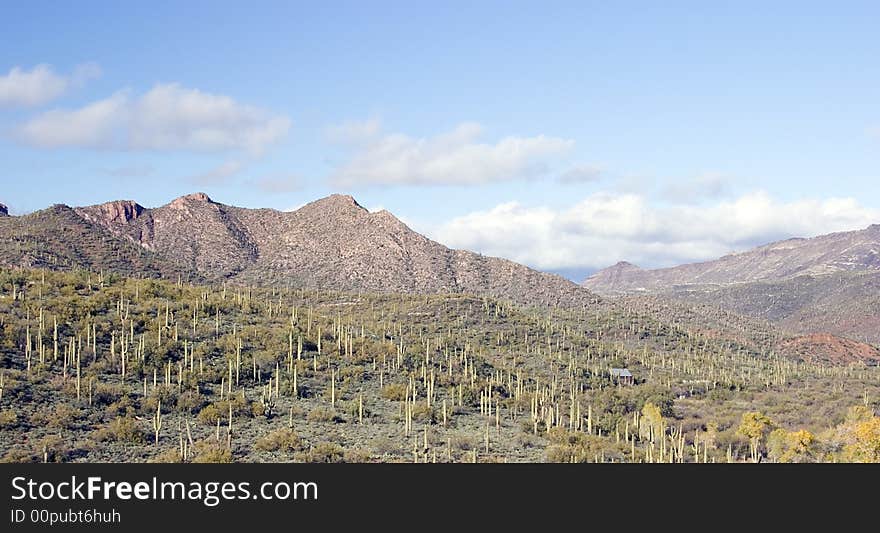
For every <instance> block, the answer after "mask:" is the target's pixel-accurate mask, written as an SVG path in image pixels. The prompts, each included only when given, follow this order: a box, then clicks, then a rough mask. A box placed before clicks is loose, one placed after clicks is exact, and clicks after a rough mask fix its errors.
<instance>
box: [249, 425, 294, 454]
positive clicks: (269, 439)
mask: <svg viewBox="0 0 880 533" xmlns="http://www.w3.org/2000/svg"><path fill="white" fill-rule="evenodd" d="M301 446H302V439H300V438H299V435H297V434H296V433H294V431H293V430H291V429H288V428H283V429H278V430H275V431H273V432H271V433H269V434H266V435H263V436H262V437H260V438H259V439H257V442H256V443H254V448H256V449H257V450H261V451H264V452H294V451H296V450H299V449H300V447H301Z"/></svg>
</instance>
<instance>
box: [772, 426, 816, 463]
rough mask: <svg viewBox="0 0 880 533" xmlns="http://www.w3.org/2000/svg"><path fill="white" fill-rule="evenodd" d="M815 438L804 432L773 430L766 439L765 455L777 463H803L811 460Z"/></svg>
mask: <svg viewBox="0 0 880 533" xmlns="http://www.w3.org/2000/svg"><path fill="white" fill-rule="evenodd" d="M815 442H816V437H815V435H813V434H812V433H810V432H809V431H806V430H803V429H801V430H799V431H786V430H784V429H782V428H779V429H774V430H773V431H771V432H770V435H768V437H767V454H768V456H769V457H770V458H771V459H773V460H774V461H776V462H777V463H805V462H810V461H812V460H813V447H814V445H815Z"/></svg>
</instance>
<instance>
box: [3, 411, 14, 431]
mask: <svg viewBox="0 0 880 533" xmlns="http://www.w3.org/2000/svg"><path fill="white" fill-rule="evenodd" d="M16 425H18V415H17V414H15V411H13V410H12V409H5V410H3V411H0V428H2V429H7V428H14V427H15V426H16Z"/></svg>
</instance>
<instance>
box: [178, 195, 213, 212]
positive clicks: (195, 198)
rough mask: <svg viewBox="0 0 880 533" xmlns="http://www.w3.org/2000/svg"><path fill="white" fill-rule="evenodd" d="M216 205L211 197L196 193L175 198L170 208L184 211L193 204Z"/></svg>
mask: <svg viewBox="0 0 880 533" xmlns="http://www.w3.org/2000/svg"><path fill="white" fill-rule="evenodd" d="M212 203H214V201H213V200H211V197H210V196H208V195H207V194H205V193H203V192H194V193H192V194H186V195H184V196H181V197H180V198H175V199H174V200H172V201H171V203H170V204H168V206H169V207H173V208H175V209H183V208H185V207H186V206H187V205H191V204H212Z"/></svg>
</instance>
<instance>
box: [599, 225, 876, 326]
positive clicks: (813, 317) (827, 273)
mask: <svg viewBox="0 0 880 533" xmlns="http://www.w3.org/2000/svg"><path fill="white" fill-rule="evenodd" d="M583 284H584V286H586V287H588V288H590V289H591V290H592V291H594V292H596V293H598V294H602V295H606V296H608V295H622V294H654V295H658V296H662V297H664V298H673V299H677V300H682V301H686V302H690V303H700V304H710V305H716V306H720V307H722V308H724V309H727V310H730V311H733V312H735V313H739V314H742V315H745V316H749V317H754V318H758V319H762V320H768V321H770V322H772V323H774V324H776V325H777V326H780V327H781V328H783V329H784V330H786V331H790V332H794V333H815V332H828V333H833V334H835V335H841V336H845V337H849V338H851V339H854V340H857V341H867V342H874V343H880V225H876V224H875V225H872V226H869V227H868V228H866V229H863V230H858V231H848V232H841V233H832V234H829V235H822V236H820V237H814V238H812V239H788V240H785V241H780V242H776V243H772V244H768V245H766V246H761V247H758V248H755V249H752V250H748V251H745V252H741V253H736V254H730V255H727V256H724V257H722V258H720V259H717V260H714V261H706V262H703V263H693V264H688V265H681V266H677V267H672V268H664V269H656V270H644V269H640V268H638V267H636V266H634V265H630V264H629V263H618V264H617V265H614V266H612V267H609V268H606V269H604V270H601V271H599V272H597V273H596V274H594V275H592V276H590V277H589V278H587V279H586V280H585V281H584V283H583Z"/></svg>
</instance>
